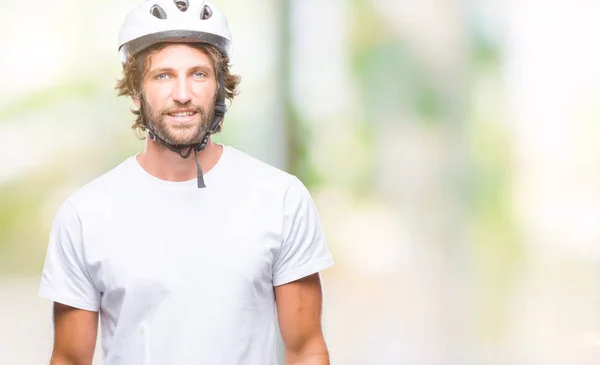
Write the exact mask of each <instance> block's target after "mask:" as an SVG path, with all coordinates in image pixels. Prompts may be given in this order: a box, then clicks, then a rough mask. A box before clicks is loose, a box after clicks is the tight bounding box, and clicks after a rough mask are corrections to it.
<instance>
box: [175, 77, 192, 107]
mask: <svg viewBox="0 0 600 365" xmlns="http://www.w3.org/2000/svg"><path fill="white" fill-rule="evenodd" d="M191 99H192V91H191V86H190V83H189V81H188V80H186V79H185V78H180V79H178V80H177V82H175V84H174V86H173V100H175V101H177V102H179V103H181V104H185V103H187V102H188V101H190V100H191Z"/></svg>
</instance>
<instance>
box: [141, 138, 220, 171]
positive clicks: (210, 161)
mask: <svg viewBox="0 0 600 365" xmlns="http://www.w3.org/2000/svg"><path fill="white" fill-rule="evenodd" d="M182 152H183V153H184V154H185V153H186V152H187V149H184V150H183V151H182ZM222 153H223V146H222V145H219V144H216V143H213V142H212V140H210V139H209V140H208V143H207V144H206V147H205V148H204V150H203V151H201V152H198V162H200V167H202V172H204V173H207V172H208V171H209V170H211V169H212V168H213V167H214V166H215V165H216V164H217V162H218V161H219V159H220V158H221V154H222ZM137 161H138V163H139V164H140V166H142V168H143V169H144V170H146V171H147V172H148V173H149V174H150V175H153V176H155V177H157V178H159V179H161V180H166V181H187V180H191V179H193V178H195V177H196V174H197V171H196V161H195V155H194V152H193V151H192V153H191V154H190V156H189V157H188V158H185V159H184V158H182V157H181V156H180V155H179V154H178V153H177V152H174V151H171V150H170V149H168V148H166V147H165V146H163V145H162V144H160V143H159V142H158V141H153V140H151V139H149V138H146V148H145V150H144V152H142V153H140V154H138V155H137Z"/></svg>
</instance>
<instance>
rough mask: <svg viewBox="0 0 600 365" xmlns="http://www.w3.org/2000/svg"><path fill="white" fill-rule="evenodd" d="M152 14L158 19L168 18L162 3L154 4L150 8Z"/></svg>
mask: <svg viewBox="0 0 600 365" xmlns="http://www.w3.org/2000/svg"><path fill="white" fill-rule="evenodd" d="M150 14H152V15H154V17H155V18H158V19H167V13H166V12H165V10H164V9H163V8H161V7H160V5H153V6H152V7H151V8H150Z"/></svg>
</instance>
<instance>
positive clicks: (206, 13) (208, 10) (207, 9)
mask: <svg viewBox="0 0 600 365" xmlns="http://www.w3.org/2000/svg"><path fill="white" fill-rule="evenodd" d="M212 15H213V12H212V9H211V8H210V6H208V5H204V9H202V13H201V14H200V19H202V20H206V19H210V17H211V16H212Z"/></svg>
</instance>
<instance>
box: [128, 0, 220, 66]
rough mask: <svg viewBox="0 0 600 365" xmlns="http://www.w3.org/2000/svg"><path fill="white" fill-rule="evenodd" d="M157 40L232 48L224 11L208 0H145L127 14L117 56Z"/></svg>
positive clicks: (139, 48) (129, 52) (135, 50)
mask: <svg viewBox="0 0 600 365" xmlns="http://www.w3.org/2000/svg"><path fill="white" fill-rule="evenodd" d="M160 42H190V43H208V44H211V45H213V46H215V47H217V48H218V49H219V50H220V51H221V52H223V54H225V55H226V56H229V54H230V52H231V33H230V31H229V26H228V24H227V19H226V17H225V14H223V13H222V12H221V11H220V10H219V9H217V8H216V7H215V6H214V5H212V4H211V2H210V1H208V0H146V1H145V2H144V3H143V4H142V5H140V6H138V7H136V8H134V9H133V10H131V11H130V12H129V14H127V17H126V18H125V21H124V23H123V26H122V27H121V31H120V33H119V58H120V59H121V63H125V62H126V61H127V58H128V57H129V56H130V55H134V54H136V53H138V52H139V51H141V50H143V49H145V48H147V47H149V46H151V45H153V44H156V43H160Z"/></svg>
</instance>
